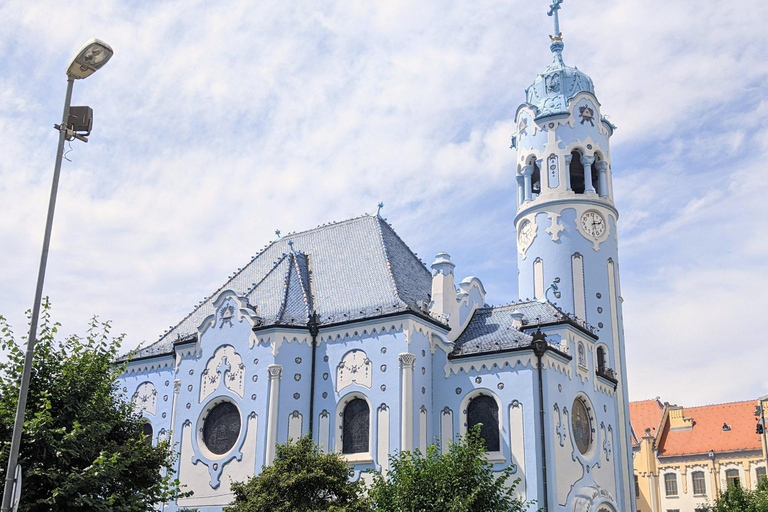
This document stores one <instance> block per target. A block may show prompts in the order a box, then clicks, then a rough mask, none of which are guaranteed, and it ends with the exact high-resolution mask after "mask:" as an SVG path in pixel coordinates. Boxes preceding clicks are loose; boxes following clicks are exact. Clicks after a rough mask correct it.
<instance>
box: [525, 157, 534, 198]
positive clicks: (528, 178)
mask: <svg viewBox="0 0 768 512" xmlns="http://www.w3.org/2000/svg"><path fill="white" fill-rule="evenodd" d="M531 176H533V166H532V165H526V166H525V167H523V189H524V193H525V195H524V197H523V201H525V202H526V203H527V202H528V201H532V200H533V195H532V192H531Z"/></svg>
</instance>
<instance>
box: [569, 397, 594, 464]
mask: <svg viewBox="0 0 768 512" xmlns="http://www.w3.org/2000/svg"><path fill="white" fill-rule="evenodd" d="M571 428H572V430H573V440H574V441H575V442H576V447H577V448H578V449H579V452H581V454H582V455H584V454H586V453H587V452H588V451H589V448H590V446H591V445H592V422H591V421H590V420H589V411H588V410H587V406H586V405H585V404H584V402H583V401H582V400H581V399H579V398H577V399H576V400H574V401H573V408H572V409H571Z"/></svg>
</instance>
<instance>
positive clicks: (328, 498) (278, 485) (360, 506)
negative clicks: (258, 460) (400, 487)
mask: <svg viewBox="0 0 768 512" xmlns="http://www.w3.org/2000/svg"><path fill="white" fill-rule="evenodd" d="M232 490H233V491H234V493H235V501H234V503H233V504H232V505H231V506H230V507H229V508H227V509H225V510H227V511H228V512H320V511H330V512H363V511H366V510H369V509H368V508H367V504H366V500H365V499H364V493H363V491H364V489H363V483H362V482H360V481H358V482H351V481H349V469H348V467H347V464H346V462H344V461H343V460H342V459H341V457H339V455H338V454H335V453H321V452H320V449H319V448H318V447H317V446H316V445H315V444H314V443H313V442H312V439H311V438H310V437H309V436H304V437H302V438H300V439H299V440H298V441H297V442H295V443H293V442H290V441H289V442H288V444H284V445H278V446H277V452H276V455H275V460H274V462H273V463H272V465H270V466H266V467H264V468H263V469H262V471H261V473H260V474H259V475H256V476H254V477H251V478H250V479H249V480H247V481H246V482H234V483H233V484H232Z"/></svg>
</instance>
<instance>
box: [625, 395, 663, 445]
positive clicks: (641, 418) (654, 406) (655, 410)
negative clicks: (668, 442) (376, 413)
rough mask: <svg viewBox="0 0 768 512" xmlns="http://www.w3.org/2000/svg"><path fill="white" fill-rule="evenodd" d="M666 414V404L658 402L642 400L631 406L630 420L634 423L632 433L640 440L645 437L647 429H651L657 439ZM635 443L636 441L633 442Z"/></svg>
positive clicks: (632, 403)
mask: <svg viewBox="0 0 768 512" xmlns="http://www.w3.org/2000/svg"><path fill="white" fill-rule="evenodd" d="M663 413H664V404H662V403H661V402H659V401H658V400H655V399H654V400H642V401H640V402H631V403H630V404H629V420H630V422H631V423H632V431H633V432H634V434H635V437H636V438H637V439H638V440H639V439H642V437H643V436H644V435H645V429H647V428H649V429H651V435H652V436H654V437H656V435H657V434H658V432H657V431H656V430H657V429H658V428H659V422H660V421H661V415H662V414H663ZM632 442H633V443H635V440H634V439H633V440H632Z"/></svg>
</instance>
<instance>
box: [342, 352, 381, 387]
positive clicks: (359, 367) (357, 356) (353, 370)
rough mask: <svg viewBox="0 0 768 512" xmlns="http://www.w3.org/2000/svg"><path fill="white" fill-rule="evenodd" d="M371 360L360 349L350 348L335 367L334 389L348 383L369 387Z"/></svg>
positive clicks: (345, 385)
mask: <svg viewBox="0 0 768 512" xmlns="http://www.w3.org/2000/svg"><path fill="white" fill-rule="evenodd" d="M371 374H372V371H371V360H370V359H368V356H367V355H366V353H365V352H363V351H362V350H350V351H349V352H347V353H346V355H345V356H344V358H343V359H342V360H341V363H340V364H339V366H338V368H337V369H336V391H337V392H339V391H341V390H342V389H344V388H345V387H347V386H349V385H350V384H353V383H354V384H358V385H360V386H365V387H366V388H370V387H371V377H372V375H371Z"/></svg>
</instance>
